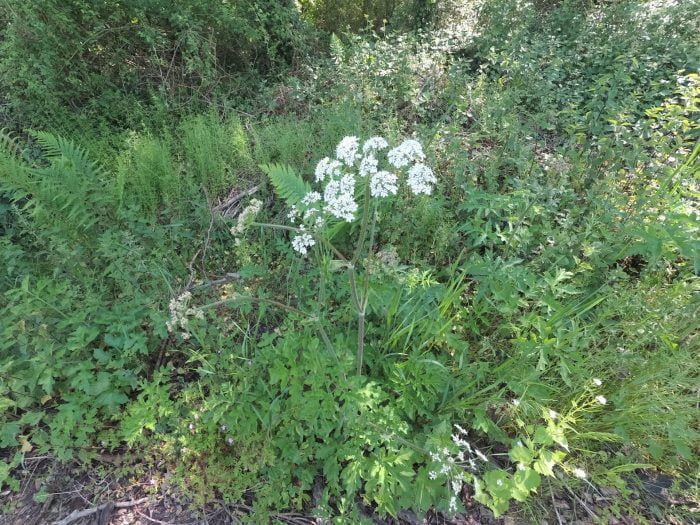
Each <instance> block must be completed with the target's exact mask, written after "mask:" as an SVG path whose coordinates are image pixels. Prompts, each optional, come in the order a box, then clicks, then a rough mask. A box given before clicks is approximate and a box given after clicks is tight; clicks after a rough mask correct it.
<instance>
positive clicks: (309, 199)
mask: <svg viewBox="0 0 700 525" xmlns="http://www.w3.org/2000/svg"><path fill="white" fill-rule="evenodd" d="M320 200H321V194H320V193H319V192H317V191H310V192H309V193H307V194H306V195H304V198H303V199H301V203H302V204H303V205H304V206H311V205H312V204H315V203H317V202H318V201H320ZM292 207H293V206H292Z"/></svg>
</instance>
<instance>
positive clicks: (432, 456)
mask: <svg viewBox="0 0 700 525" xmlns="http://www.w3.org/2000/svg"><path fill="white" fill-rule="evenodd" d="M430 459H431V460H433V461H440V455H439V454H438V453H437V452H431V453H430Z"/></svg>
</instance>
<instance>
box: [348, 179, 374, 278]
mask: <svg viewBox="0 0 700 525" xmlns="http://www.w3.org/2000/svg"><path fill="white" fill-rule="evenodd" d="M365 178H366V181H365V188H364V189H365V200H364V204H363V205H362V224H361V225H360V237H359V239H358V240H357V246H356V247H355V254H354V255H353V256H352V263H353V265H355V264H357V261H358V260H359V258H360V254H361V253H362V248H363V247H364V245H365V237H366V236H367V224H368V222H369V181H370V177H369V176H367V177H365Z"/></svg>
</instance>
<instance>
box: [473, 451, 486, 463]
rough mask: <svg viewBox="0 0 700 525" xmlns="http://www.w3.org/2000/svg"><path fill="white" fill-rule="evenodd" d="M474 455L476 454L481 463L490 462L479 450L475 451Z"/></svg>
mask: <svg viewBox="0 0 700 525" xmlns="http://www.w3.org/2000/svg"><path fill="white" fill-rule="evenodd" d="M474 453H475V454H476V456H477V457H478V458H479V459H480V460H481V461H484V462H486V461H488V460H489V459H488V458H487V457H486V456H485V455H484V454H482V453H481V451H479V450H477V449H474Z"/></svg>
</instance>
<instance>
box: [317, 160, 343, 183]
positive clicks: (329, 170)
mask: <svg viewBox="0 0 700 525" xmlns="http://www.w3.org/2000/svg"><path fill="white" fill-rule="evenodd" d="M341 167H342V164H341V163H340V162H338V161H337V160H331V159H329V158H328V157H325V158H323V159H321V160H320V161H318V164H316V171H315V175H316V182H322V181H323V180H324V179H325V178H326V177H333V176H337V175H339V174H340V168H341Z"/></svg>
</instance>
